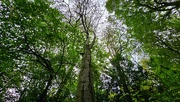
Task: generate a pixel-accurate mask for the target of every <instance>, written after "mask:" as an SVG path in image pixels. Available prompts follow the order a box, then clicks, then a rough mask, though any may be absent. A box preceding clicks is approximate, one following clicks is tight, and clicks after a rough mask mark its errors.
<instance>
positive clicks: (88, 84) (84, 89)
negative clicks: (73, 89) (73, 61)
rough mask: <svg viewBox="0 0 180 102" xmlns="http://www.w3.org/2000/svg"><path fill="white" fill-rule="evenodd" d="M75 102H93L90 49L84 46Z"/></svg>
mask: <svg viewBox="0 0 180 102" xmlns="http://www.w3.org/2000/svg"><path fill="white" fill-rule="evenodd" d="M76 102H94V88H93V81H92V69H91V48H90V45H89V44H86V45H85V48H84V55H83V58H82V66H81V71H80V74H79V81H78V87H77V98H76Z"/></svg>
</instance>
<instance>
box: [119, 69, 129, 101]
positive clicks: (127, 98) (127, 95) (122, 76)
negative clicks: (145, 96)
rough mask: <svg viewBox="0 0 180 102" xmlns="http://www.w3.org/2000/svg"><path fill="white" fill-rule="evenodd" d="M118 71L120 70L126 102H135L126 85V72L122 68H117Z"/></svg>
mask: <svg viewBox="0 0 180 102" xmlns="http://www.w3.org/2000/svg"><path fill="white" fill-rule="evenodd" d="M117 70H118V74H119V76H120V79H121V82H122V86H123V90H124V92H125V94H126V100H127V102H133V100H132V97H131V92H130V90H129V88H128V86H127V84H126V78H125V77H126V75H125V74H124V70H123V68H121V67H120V66H117ZM121 82H119V84H121Z"/></svg>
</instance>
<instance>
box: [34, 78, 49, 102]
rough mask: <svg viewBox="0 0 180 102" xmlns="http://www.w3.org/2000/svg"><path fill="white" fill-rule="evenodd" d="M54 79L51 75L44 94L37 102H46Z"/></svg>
mask: <svg viewBox="0 0 180 102" xmlns="http://www.w3.org/2000/svg"><path fill="white" fill-rule="evenodd" d="M52 79H53V76H52V75H50V77H49V80H48V83H47V85H46V87H45V89H44V90H43V92H42V93H41V94H40V96H39V98H38V100H37V102H46V98H47V92H48V89H49V87H50V86H51V83H52Z"/></svg>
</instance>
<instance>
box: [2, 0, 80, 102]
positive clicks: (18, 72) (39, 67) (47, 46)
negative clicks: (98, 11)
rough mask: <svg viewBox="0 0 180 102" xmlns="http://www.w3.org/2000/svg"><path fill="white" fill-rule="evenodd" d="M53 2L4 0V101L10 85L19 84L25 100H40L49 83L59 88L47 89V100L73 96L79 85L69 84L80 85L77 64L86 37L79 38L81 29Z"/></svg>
mask: <svg viewBox="0 0 180 102" xmlns="http://www.w3.org/2000/svg"><path fill="white" fill-rule="evenodd" d="M49 5H50V3H49V2H47V1H44V0H34V1H28V0H15V1H1V7H2V9H1V10H0V14H1V15H2V16H1V21H0V23H1V31H0V43H1V45H0V46H1V47H0V68H1V69H0V70H1V71H0V72H1V73H0V76H1V77H2V78H1V84H0V85H1V90H2V91H1V98H0V99H2V101H5V100H6V99H4V98H3V97H4V95H5V94H6V92H7V91H8V88H16V89H17V93H18V94H19V95H20V97H19V101H23V102H29V101H36V100H37V99H38V98H39V97H40V95H41V94H42V93H43V91H44V90H45V87H48V90H51V89H54V90H56V91H55V92H54V93H53V92H49V91H47V92H46V94H47V96H45V97H46V99H47V101H48V100H51V98H53V97H54V98H53V100H54V101H58V100H62V99H68V97H69V98H70V99H71V98H72V99H73V97H71V95H74V94H75V89H74V88H66V87H69V85H71V84H72V83H73V84H74V85H76V81H75V80H76V79H74V77H76V75H75V74H74V73H75V72H74V71H73V68H74V66H75V64H76V63H77V61H78V60H77V59H79V57H80V55H79V52H78V50H81V46H80V45H81V43H83V40H81V41H82V42H81V41H77V39H76V38H77V37H81V33H79V31H78V30H77V28H73V27H71V26H69V25H68V24H67V23H65V22H63V21H62V19H63V18H64V16H63V15H62V14H60V13H59V11H57V10H56V9H53V8H51V7H50V6H49ZM76 33H77V34H76ZM51 77H53V78H52V79H51ZM71 80H72V81H71ZM47 83H50V85H49V86H47ZM61 89H63V90H61ZM57 90H58V91H57ZM7 97H9V96H7ZM12 100H13V99H12Z"/></svg>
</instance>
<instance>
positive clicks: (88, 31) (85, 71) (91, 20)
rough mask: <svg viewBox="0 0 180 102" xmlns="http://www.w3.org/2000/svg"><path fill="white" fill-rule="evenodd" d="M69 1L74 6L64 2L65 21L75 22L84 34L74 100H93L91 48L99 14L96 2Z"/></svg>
mask: <svg viewBox="0 0 180 102" xmlns="http://www.w3.org/2000/svg"><path fill="white" fill-rule="evenodd" d="M71 2H72V4H73V5H74V6H69V5H70V4H71V3H69V4H68V3H65V5H66V6H67V12H65V15H67V16H66V17H67V21H68V22H69V24H70V25H72V24H73V23H75V25H76V27H79V29H80V30H81V31H82V34H83V36H84V37H83V41H84V44H82V46H81V47H83V51H82V52H80V54H81V55H82V62H81V65H80V72H79V79H78V86H77V95H76V102H94V100H95V99H94V87H93V74H92V73H93V71H92V70H93V69H92V49H93V46H94V45H95V42H96V39H97V38H96V36H97V27H98V24H99V20H100V18H101V14H100V12H99V10H98V8H99V6H98V4H96V2H94V1H92V0H79V1H75V2H74V1H71Z"/></svg>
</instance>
